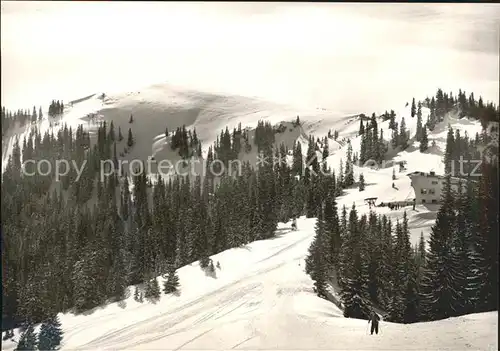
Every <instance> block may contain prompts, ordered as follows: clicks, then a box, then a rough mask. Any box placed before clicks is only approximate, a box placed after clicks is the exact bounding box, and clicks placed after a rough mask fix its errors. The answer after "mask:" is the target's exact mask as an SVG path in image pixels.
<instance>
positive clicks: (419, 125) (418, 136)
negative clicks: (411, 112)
mask: <svg viewBox="0 0 500 351" xmlns="http://www.w3.org/2000/svg"><path fill="white" fill-rule="evenodd" d="M422 128H423V125H422V104H421V103H420V101H419V102H418V110H417V132H416V135H415V138H416V139H417V141H420V140H421V138H422V132H423V130H422Z"/></svg>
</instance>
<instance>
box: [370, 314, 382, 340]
mask: <svg viewBox="0 0 500 351" xmlns="http://www.w3.org/2000/svg"><path fill="white" fill-rule="evenodd" d="M379 320H380V317H379V316H378V314H376V313H375V311H374V310H373V309H372V310H371V313H370V319H368V324H369V323H370V322H372V327H371V330H370V331H371V333H370V335H373V331H375V334H378V321H379Z"/></svg>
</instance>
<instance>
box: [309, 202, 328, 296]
mask: <svg viewBox="0 0 500 351" xmlns="http://www.w3.org/2000/svg"><path fill="white" fill-rule="evenodd" d="M322 212H323V211H322V210H320V211H319V214H318V219H317V221H316V235H315V237H314V240H313V242H312V243H311V246H310V247H309V254H308V256H307V258H306V272H307V273H308V274H310V275H311V278H312V280H314V288H315V291H316V294H317V295H318V296H319V297H323V298H326V284H327V283H326V282H327V261H326V259H327V256H326V252H325V248H326V247H327V246H326V244H327V242H328V241H327V238H326V235H327V233H326V231H325V222H324V220H323V213H322Z"/></svg>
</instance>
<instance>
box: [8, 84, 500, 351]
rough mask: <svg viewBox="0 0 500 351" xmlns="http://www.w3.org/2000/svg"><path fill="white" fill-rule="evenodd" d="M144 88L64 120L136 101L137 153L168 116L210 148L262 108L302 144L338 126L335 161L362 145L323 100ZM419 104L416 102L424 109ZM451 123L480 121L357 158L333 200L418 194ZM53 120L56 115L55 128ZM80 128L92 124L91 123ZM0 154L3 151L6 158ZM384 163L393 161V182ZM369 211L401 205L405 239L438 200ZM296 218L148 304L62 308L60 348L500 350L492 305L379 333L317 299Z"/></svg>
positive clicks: (75, 110) (128, 109)
mask: <svg viewBox="0 0 500 351" xmlns="http://www.w3.org/2000/svg"><path fill="white" fill-rule="evenodd" d="M148 89H149V90H148ZM148 89H146V90H143V91H141V92H136V93H129V94H123V95H114V96H109V97H107V98H106V99H105V100H104V101H101V100H99V99H98V98H97V97H91V98H89V99H87V100H85V101H82V102H79V103H78V104H75V105H74V106H73V107H72V108H71V107H68V109H67V112H65V114H64V116H63V117H62V120H63V121H65V122H66V123H69V124H70V125H76V124H78V123H81V122H82V120H80V118H81V117H84V116H85V115H87V114H88V113H93V112H98V115H99V116H100V119H109V118H111V117H113V118H112V119H113V120H114V121H115V128H117V127H118V126H120V125H121V123H123V124H122V131H124V132H125V130H126V129H124V128H128V126H129V124H128V118H129V114H130V113H132V112H133V113H134V118H135V122H134V124H132V128H133V130H134V133H136V135H138V136H139V137H137V142H138V143H142V146H138V145H136V146H134V148H135V149H136V152H137V155H138V156H141V158H144V155H149V153H150V152H152V153H154V152H155V149H156V151H158V150H159V149H161V148H162V143H163V144H164V139H165V138H164V135H163V128H164V127H165V125H166V124H167V123H166V121H165V120H166V119H168V123H169V125H173V126H175V125H176V124H177V125H179V126H180V125H182V124H186V125H187V126H192V127H193V126H195V127H196V129H197V133H198V135H199V136H200V138H202V141H203V145H204V148H206V147H207V146H208V145H209V144H210V143H211V142H212V141H213V140H214V139H215V138H216V136H217V134H218V133H220V130H221V129H222V128H225V126H226V125H227V126H228V127H230V130H231V129H232V128H233V127H236V126H237V125H238V124H239V123H241V124H242V127H243V128H245V127H254V126H255V125H256V123H257V121H258V120H259V119H266V120H268V121H270V122H272V123H279V122H282V121H292V120H294V118H295V117H296V115H297V114H298V115H299V116H300V118H301V120H302V121H304V122H305V123H304V126H303V129H301V130H299V129H297V130H294V131H292V130H291V129H290V124H286V126H287V132H286V133H285V134H283V135H279V134H278V135H277V138H278V139H279V141H284V142H286V143H288V144H290V143H293V141H294V140H299V141H300V142H302V143H303V152H304V153H305V152H306V150H307V139H306V136H307V133H311V132H314V135H315V136H317V137H323V136H325V135H326V134H327V132H328V130H329V129H330V128H331V129H332V130H334V129H336V130H338V131H339V133H340V135H339V138H338V140H337V141H334V140H333V139H330V140H329V148H330V156H329V157H328V159H327V162H328V164H329V165H330V166H331V167H332V168H334V169H336V170H337V171H338V166H339V163H340V159H343V160H344V161H345V159H346V151H347V147H346V143H345V140H346V138H350V139H351V144H352V147H353V151H354V152H359V146H360V137H359V136H357V132H358V128H359V120H358V118H357V117H342V118H341V117H339V116H335V114H333V113H331V112H329V111H324V110H309V111H305V110H302V111H300V112H298V111H296V110H294V109H293V108H292V107H283V106H279V105H276V104H271V103H266V102H263V101H257V100H252V99H247V98H242V97H221V96H213V95H208V94H201V93H196V92H189V91H179V90H176V89H174V88H172V87H166V86H163V85H162V86H153V87H150V88H148ZM141 95H142V96H141ZM186 111H188V112H186ZM396 112H397V119H396V120H397V122H398V123H400V121H401V118H402V117H403V116H404V117H405V121H406V125H407V128H408V129H409V130H410V135H411V136H412V137H413V136H414V134H415V129H416V118H411V117H410V113H409V112H410V111H409V106H408V107H404V108H403V107H402V108H401V109H399V110H397V111H396ZM427 113H428V111H427V110H426V109H423V118H424V120H425V118H426V117H427ZM118 115H120V118H121V119H122V121H117V120H115V118H114V116H118ZM174 121H175V122H174ZM448 123H450V124H451V125H452V127H453V128H458V129H461V131H467V132H468V134H469V135H471V136H473V135H474V134H475V133H476V132H478V131H480V129H481V127H480V125H479V123H478V122H476V121H469V120H467V119H461V120H458V119H457V118H456V117H454V116H449V117H448V118H447V119H446V120H445V121H444V122H443V123H441V124H440V125H438V126H437V127H436V129H435V130H434V132H432V133H430V135H429V143H430V144H431V143H432V141H435V142H436V148H433V149H432V150H430V151H429V152H428V153H420V151H419V150H418V142H414V140H412V139H410V147H409V148H408V149H407V150H405V151H402V152H398V151H397V150H396V151H392V152H390V153H389V157H388V161H389V162H388V163H387V164H386V165H385V166H383V167H380V168H377V167H373V168H369V167H358V166H355V167H354V173H355V178H356V179H357V178H358V176H359V174H360V173H361V172H362V173H363V174H364V177H365V181H366V188H365V190H364V191H363V192H359V191H358V189H357V187H354V188H352V189H347V190H346V191H345V194H343V195H342V196H340V197H339V198H338V199H337V201H338V207H339V209H341V208H342V206H343V205H345V206H347V207H348V208H350V207H351V206H352V204H355V205H356V208H357V210H358V213H359V214H363V213H368V212H369V210H370V209H369V208H368V205H367V204H366V203H365V198H368V197H377V203H380V202H389V201H391V202H392V201H406V200H410V199H412V198H413V197H414V193H413V189H412V188H411V185H410V180H409V178H408V177H407V176H406V174H407V173H410V172H413V171H416V170H418V171H430V170H434V171H436V173H437V174H443V172H444V165H443V163H442V151H443V150H444V147H445V139H446V126H447V124H448ZM60 125H61V124H59V126H53V128H54V133H56V132H57V128H59V127H60ZM38 126H39V128H41V129H42V131H43V130H44V128H50V126H49V122H48V121H42V122H40V123H38ZM87 127H90V128H91V129H92V128H93V126H92V125H91V124H90V123H87ZM379 128H382V129H383V130H384V136H385V138H386V140H390V137H391V133H390V130H389V129H388V121H386V122H379ZM170 129H171V130H172V129H174V127H171V128H170ZM23 133H26V131H23ZM22 135H23V134H21V136H22ZM251 135H252V133H250V137H251ZM141 139H142V141H140V140H141ZM11 146H12V141H10V147H11ZM7 154H8V152H6V153H4V154H3V155H2V156H3V159H5V156H6V155H7ZM249 157H250V156H249ZM399 161H406V167H407V169H406V170H405V171H404V172H402V173H399V167H398V166H397V164H396V162H399ZM391 162H393V164H394V168H395V170H396V178H397V179H396V180H394V181H393V180H392V169H393V165H392V164H391ZM393 182H394V185H395V188H393V187H392V183H393ZM372 210H373V211H375V212H376V213H378V214H386V215H387V216H389V217H390V218H392V219H393V220H396V219H401V218H402V216H403V212H404V211H407V214H408V219H409V227H410V233H411V242H412V243H413V244H414V243H416V242H417V240H418V238H419V235H420V232H424V234H425V235H426V236H427V235H428V233H429V231H430V227H431V226H432V225H433V223H434V221H435V214H436V212H435V209H432V208H428V207H425V206H421V205H418V206H417V207H416V208H415V210H413V209H412V208H411V206H408V207H403V208H401V209H399V210H394V211H391V210H389V209H388V208H387V207H373V208H372ZM298 225H299V231H297V232H289V227H290V224H286V225H285V224H280V229H279V230H278V235H277V238H275V239H272V240H266V241H258V242H254V243H252V244H249V245H248V246H246V247H244V248H239V249H232V250H228V251H226V252H222V253H220V254H218V255H215V256H213V257H212V258H213V260H214V262H216V261H220V263H221V266H222V270H218V271H217V277H216V278H215V279H214V278H211V277H207V276H206V275H205V273H204V272H203V271H202V270H201V269H200V267H199V266H198V263H193V264H191V265H189V266H186V267H183V268H181V269H180V270H179V276H180V281H181V288H182V290H181V293H180V295H179V296H165V295H163V296H162V299H161V300H160V301H159V302H158V303H156V304H152V303H148V302H145V303H143V304H140V303H137V302H135V301H134V300H133V298H132V297H129V298H128V299H127V300H126V301H122V302H120V303H113V304H110V305H107V306H104V307H102V308H97V309H95V310H94V311H91V312H90V313H85V314H82V315H79V316H74V315H71V314H66V315H61V321H62V324H63V329H64V341H63V342H64V345H63V349H76V348H78V349H149V350H151V349H190V350H194V349H230V348H235V349H280V350H284V349H351V350H359V349H363V350H366V349H378V350H381V349H383V350H391V349H405V350H412V349H413V350H422V349H426V350H428V349H434V350H436V349H439V350H462V349H473V350H490V349H491V350H493V349H497V345H498V344H497V338H496V330H497V312H494V313H485V314H475V315H468V316H462V317H459V318H451V319H447V320H443V321H438V322H432V323H418V324H412V325H398V324H391V323H385V322H384V323H382V325H381V330H382V332H381V335H379V336H374V337H370V336H368V335H366V328H367V323H366V321H362V320H355V319H345V318H343V317H342V312H341V311H340V310H339V309H338V308H337V307H336V306H335V305H333V304H331V303H329V302H327V301H324V300H322V299H319V298H317V297H316V296H315V294H314V293H313V292H312V281H311V280H310V278H309V277H308V276H307V275H306V274H305V273H304V271H303V267H304V258H305V256H306V254H307V249H308V247H309V245H310V243H311V240H312V238H313V236H314V219H304V218H302V219H300V220H299V223H298ZM159 279H162V278H159ZM132 289H133V288H130V291H132ZM422 335H425V337H422ZM16 337H17V334H16ZM3 346H4V348H5V349H7V350H11V349H13V348H14V347H15V344H14V343H13V342H11V341H6V342H4V344H3Z"/></svg>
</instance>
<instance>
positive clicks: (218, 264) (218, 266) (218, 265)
mask: <svg viewBox="0 0 500 351" xmlns="http://www.w3.org/2000/svg"><path fill="white" fill-rule="evenodd" d="M215 267H217V269H220V263H219V261H217V264H216V265H215Z"/></svg>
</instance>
